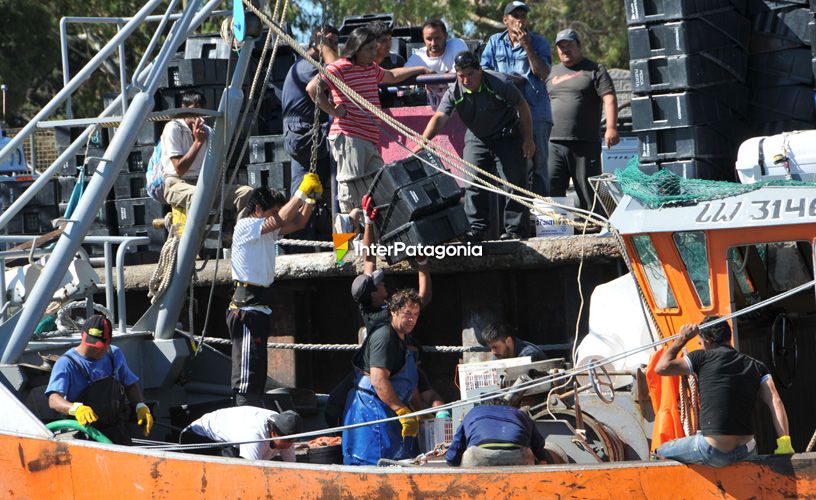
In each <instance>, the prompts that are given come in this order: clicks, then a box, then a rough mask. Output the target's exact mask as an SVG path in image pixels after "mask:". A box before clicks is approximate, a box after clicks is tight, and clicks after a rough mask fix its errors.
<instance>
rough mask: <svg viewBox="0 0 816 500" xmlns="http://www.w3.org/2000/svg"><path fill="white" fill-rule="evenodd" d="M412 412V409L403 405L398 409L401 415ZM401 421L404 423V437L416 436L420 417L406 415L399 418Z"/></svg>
mask: <svg viewBox="0 0 816 500" xmlns="http://www.w3.org/2000/svg"><path fill="white" fill-rule="evenodd" d="M409 413H411V410H410V409H409V408H406V407H404V406H403V407H402V408H400V409H398V410H397V415H399V416H400V417H401V416H403V415H407V414H409ZM399 421H400V423H401V424H402V437H403V438H406V437H408V436H411V437H414V436H416V435H417V434H418V433H419V419H418V418H416V417H405V418H401V419H399Z"/></svg>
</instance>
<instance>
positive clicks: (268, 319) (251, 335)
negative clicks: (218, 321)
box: [227, 309, 272, 407]
mask: <svg viewBox="0 0 816 500" xmlns="http://www.w3.org/2000/svg"><path fill="white" fill-rule="evenodd" d="M271 327H272V315H271V314H264V313H262V312H259V311H242V310H240V309H229V310H227V328H228V329H229V332H230V338H231V339H232V390H233V392H234V393H235V406H243V405H252V406H259V407H261V406H263V404H262V402H261V399H262V396H263V392H264V386H265V385H266V369H267V358H266V354H267V349H266V342H267V340H268V338H269V331H270V328H271Z"/></svg>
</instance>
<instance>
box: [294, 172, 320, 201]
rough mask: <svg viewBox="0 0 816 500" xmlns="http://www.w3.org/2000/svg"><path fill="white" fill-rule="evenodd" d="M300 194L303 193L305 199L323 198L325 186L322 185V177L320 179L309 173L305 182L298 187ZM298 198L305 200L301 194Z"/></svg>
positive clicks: (304, 177) (305, 176) (304, 178)
mask: <svg viewBox="0 0 816 500" xmlns="http://www.w3.org/2000/svg"><path fill="white" fill-rule="evenodd" d="M298 193H302V194H303V197H306V198H312V199H315V198H319V197H320V196H322V195H323V185H322V184H320V177H318V176H317V174H315V173H308V174H306V175H304V176H303V180H302V181H301V182H300V186H299V187H298ZM297 196H298V198H301V199H303V198H302V197H301V196H300V194H298V195H297ZM304 201H305V200H304Z"/></svg>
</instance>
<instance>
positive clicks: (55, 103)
mask: <svg viewBox="0 0 816 500" xmlns="http://www.w3.org/2000/svg"><path fill="white" fill-rule="evenodd" d="M161 1H162V0H149V1H148V2H147V3H146V4H145V6H144V7H142V8H141V10H139V12H138V13H137V14H136V15H135V16H133V20H131V21H130V22H129V23H128V24H126V25H125V27H124V29H123V30H122V31H120V32H119V33H117V34H116V35H115V36H114V37H113V38H111V39H110V40H109V41H108V43H107V44H105V46H104V47H103V48H102V50H100V51H99V53H98V54H96V55H95V56H94V57H93V58H92V59H91V60H90V61H88V64H86V65H85V67H84V68H82V70H81V71H80V72H79V73H77V75H76V76H75V77H73V78H71V80H70V81H69V82H68V83H67V85H65V86H64V87H63V88H62V90H60V91H59V92H57V95H55V96H54V97H53V98H52V99H51V100H50V101H49V102H48V104H46V105H45V107H44V108H43V109H41V110H40V112H39V113H37V115H36V116H35V117H34V118H32V119H31V121H30V122H28V123H27V124H26V126H25V127H23V129H22V130H21V131H20V133H18V134H17V135H16V136H15V137H14V138H13V139H12V140H11V141H10V142H9V143H8V144H6V147H4V148H3V149H0V162H2V161H3V160H5V159H6V158H7V157H8V156H9V155H10V154H11V153H12V152H13V151H14V150H15V149H17V148H18V147H20V145H21V144H22V142H23V141H24V140H25V139H26V138H27V137H28V136H29V134H31V132H33V131H34V129H35V128H37V124H38V123H39V122H40V121H42V120H45V119H46V118H48V117H49V116H51V114H52V113H54V111H56V110H57V109H58V108H59V107H60V106H61V105H62V103H63V102H64V101H65V99H67V98H68V96H70V95H71V94H73V93H74V91H76V89H77V88H79V86H80V85H81V84H82V83H83V82H84V81H85V80H87V79H88V77H90V76H91V74H93V72H94V71H96V69H97V68H98V67H99V66H100V65H101V64H102V63H103V62H104V61H105V60H106V59H107V58H108V57H110V55H111V54H112V53H113V51H114V50H115V49H116V47H117V46H118V45H119V44H120V43H122V42H123V41H124V40H125V39H127V37H129V36H130V35H131V34H132V33H133V32H134V31H136V30H137V29H138V28H139V27H140V26H141V23H142V21H144V18H145V17H147V15H148V14H149V13H150V12H152V11H153V9H155V8H156V6H157V5H158V4H159V3H161ZM196 3H197V2H196Z"/></svg>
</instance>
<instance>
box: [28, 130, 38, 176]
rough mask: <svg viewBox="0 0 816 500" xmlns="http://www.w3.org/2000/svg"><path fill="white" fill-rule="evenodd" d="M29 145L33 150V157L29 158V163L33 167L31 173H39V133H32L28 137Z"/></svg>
mask: <svg viewBox="0 0 816 500" xmlns="http://www.w3.org/2000/svg"><path fill="white" fill-rule="evenodd" d="M28 146H29V149H30V150H31V157H30V158H29V163H28V164H29V165H30V166H31V168H30V169H29V170H31V175H34V174H35V173H37V134H31V137H29V138H28Z"/></svg>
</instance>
